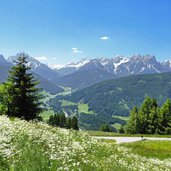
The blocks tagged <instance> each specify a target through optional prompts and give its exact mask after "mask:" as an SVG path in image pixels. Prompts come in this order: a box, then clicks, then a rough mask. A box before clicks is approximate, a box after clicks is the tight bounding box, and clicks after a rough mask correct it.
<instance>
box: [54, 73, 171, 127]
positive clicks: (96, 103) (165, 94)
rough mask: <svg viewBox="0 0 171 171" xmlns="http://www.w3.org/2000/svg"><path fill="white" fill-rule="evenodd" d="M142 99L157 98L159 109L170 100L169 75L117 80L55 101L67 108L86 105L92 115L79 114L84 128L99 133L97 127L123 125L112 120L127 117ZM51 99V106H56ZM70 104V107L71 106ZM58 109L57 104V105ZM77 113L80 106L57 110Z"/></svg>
mask: <svg viewBox="0 0 171 171" xmlns="http://www.w3.org/2000/svg"><path fill="white" fill-rule="evenodd" d="M145 96H150V97H154V98H157V100H158V102H159V104H160V105H161V104H162V103H163V102H164V101H165V100H166V99H167V98H171V73H163V74H151V75H134V76H127V77H122V78H118V79H112V80H108V81H103V82H101V83H98V84H95V85H93V86H90V87H87V88H84V89H82V90H78V91H76V92H74V93H72V94H70V95H68V96H65V97H60V98H59V97H57V98H58V101H61V100H65V101H67V102H68V104H72V103H74V104H76V105H78V104H80V103H81V104H87V105H88V107H89V108H88V110H89V111H92V112H94V113H95V114H94V115H89V114H84V113H80V114H79V119H80V121H81V122H82V123H83V127H84V128H87V129H92V128H93V129H98V128H97V127H98V126H99V124H100V123H104V122H107V123H109V124H113V123H115V122H117V123H123V122H121V120H115V121H114V118H115V119H116V117H114V116H128V115H129V111H130V109H131V108H132V107H133V106H134V105H137V106H140V104H141V103H142V102H143V100H144V98H145ZM57 98H56V99H53V101H52V102H53V104H55V102H56V103H57ZM71 102H72V103H71ZM56 105H57V104H56ZM60 107H61V109H63V110H65V111H68V112H69V111H70V110H72V111H73V113H75V112H76V111H77V109H78V108H79V106H74V105H72V106H69V105H68V106H67V108H66V105H65V106H62V105H61V106H60V104H58V109H59V108H60Z"/></svg>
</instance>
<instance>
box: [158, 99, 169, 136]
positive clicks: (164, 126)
mask: <svg viewBox="0 0 171 171" xmlns="http://www.w3.org/2000/svg"><path fill="white" fill-rule="evenodd" d="M160 121H161V133H164V134H171V101H170V99H167V100H166V102H165V103H164V104H163V106H162V107H161V110H160Z"/></svg>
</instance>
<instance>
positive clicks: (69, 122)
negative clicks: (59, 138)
mask: <svg viewBox="0 0 171 171" xmlns="http://www.w3.org/2000/svg"><path fill="white" fill-rule="evenodd" d="M48 124H50V125H52V126H57V127H61V128H66V129H75V130H79V126H78V119H77V117H76V116H73V117H69V116H68V117H66V116H65V114H64V113H62V114H55V115H51V116H50V118H49V120H48Z"/></svg>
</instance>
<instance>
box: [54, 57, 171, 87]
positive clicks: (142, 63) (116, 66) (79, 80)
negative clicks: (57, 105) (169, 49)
mask: <svg viewBox="0 0 171 171" xmlns="http://www.w3.org/2000/svg"><path fill="white" fill-rule="evenodd" d="M95 70H96V74H94V73H93V72H92V71H95ZM55 71H56V72H58V74H60V75H61V78H57V79H54V82H55V83H57V84H58V85H62V86H64V85H65V86H70V87H72V88H76V89H80V88H83V87H87V86H90V85H92V84H94V83H98V82H101V81H102V80H107V79H109V78H119V77H124V76H129V75H142V74H155V73H163V72H170V71H171V61H169V60H168V61H165V62H158V61H157V60H156V58H155V56H152V55H144V56H141V55H133V56H131V57H130V58H125V57H123V56H116V57H114V58H111V59H110V58H95V59H86V58H85V59H82V60H81V61H79V62H76V63H71V64H67V65H66V66H64V67H62V68H60V69H56V70H55ZM88 73H89V76H88V77H87V76H86V77H85V75H87V74H88ZM101 73H105V74H103V76H102V77H103V79H101V77H100V75H101ZM109 75H110V76H109ZM112 75H113V76H112ZM105 76H106V78H105ZM95 77H96V79H95V81H93V80H94V78H95ZM83 78H85V79H84V81H83ZM91 80H92V81H91ZM84 82H85V83H84ZM82 85H83V86H82Z"/></svg>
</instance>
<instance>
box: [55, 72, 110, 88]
mask: <svg viewBox="0 0 171 171" xmlns="http://www.w3.org/2000/svg"><path fill="white" fill-rule="evenodd" d="M111 78H113V75H112V74H110V73H109V72H107V71H105V70H100V69H89V70H86V71H85V70H83V71H82V70H81V71H77V72H74V73H73V74H70V75H66V76H63V77H60V78H58V79H56V80H53V82H54V83H56V84H57V85H61V86H65V87H71V88H73V89H81V88H84V87H87V86H90V85H93V84H95V83H98V82H101V81H103V80H107V79H111Z"/></svg>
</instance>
